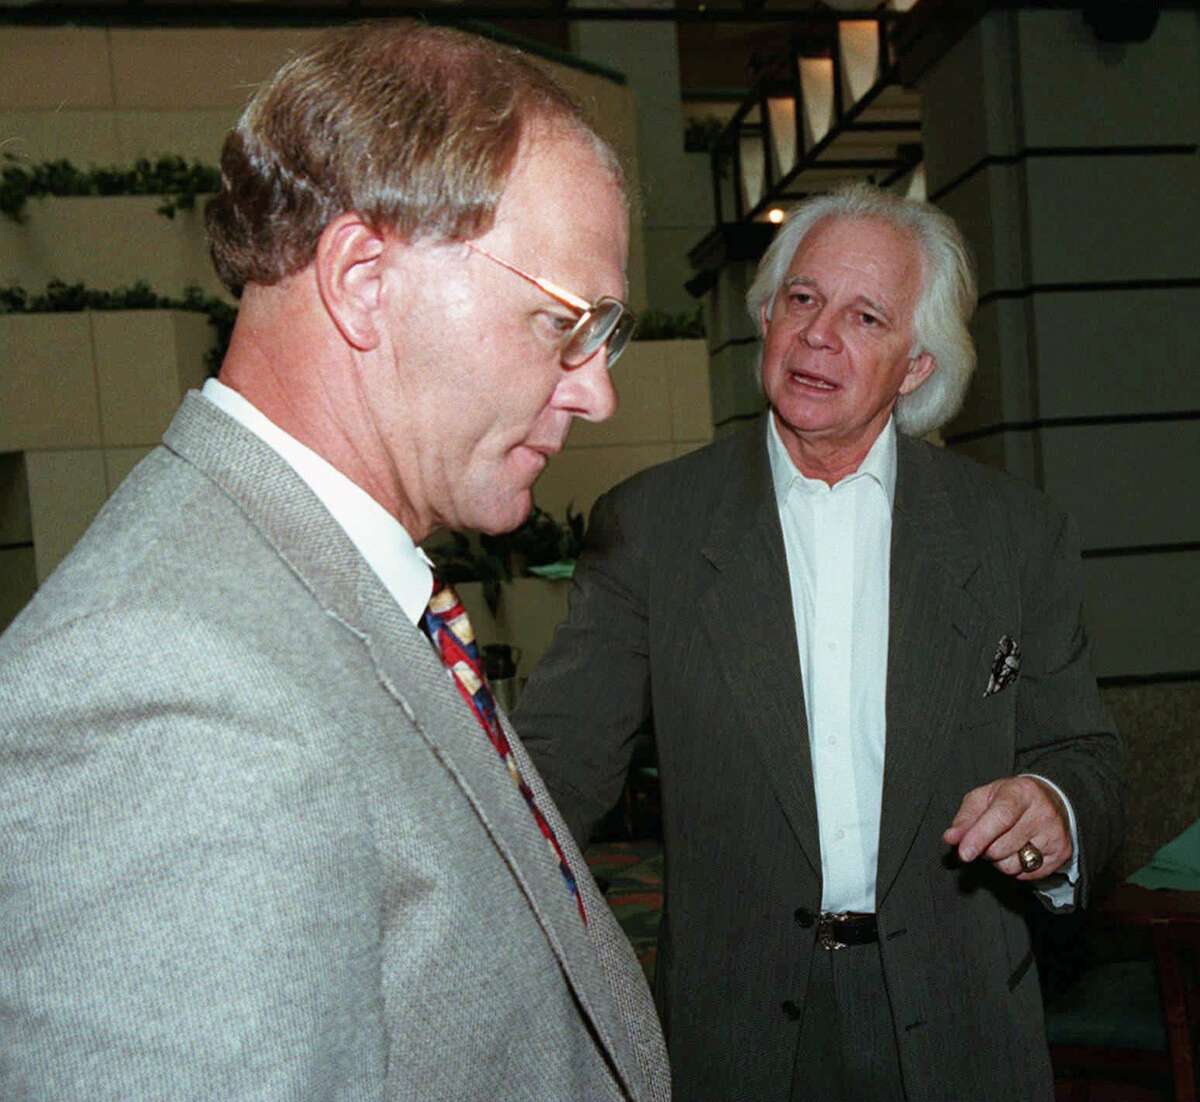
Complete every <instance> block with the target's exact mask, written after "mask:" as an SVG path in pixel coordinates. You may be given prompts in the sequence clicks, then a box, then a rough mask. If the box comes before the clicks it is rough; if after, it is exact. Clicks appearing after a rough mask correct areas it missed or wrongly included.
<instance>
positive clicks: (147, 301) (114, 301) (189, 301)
mask: <svg viewBox="0 0 1200 1102" xmlns="http://www.w3.org/2000/svg"><path fill="white" fill-rule="evenodd" d="M79 310H191V311H194V312H195V313H199V314H205V315H207V317H208V323H209V325H211V326H212V327H213V328H214V329H215V330H216V333H217V343H216V345H215V346H214V347H213V348H212V349H211V350H210V351H209V352H208V354H207V355H206V356H205V365H206V366H207V367H208V371H209V374H210V375H215V374H216V373H217V371H218V370H220V367H221V361H222V360H223V359H224V358H225V349H226V348H228V347H229V335H230V333H232V332H233V322H234V319H235V318H236V317H237V307H236V306H231V305H230V304H229V303H228V302H225V301H224V300H223V299H219V298H216V297H215V296H213V295H206V294H205V293H204V292H203V291H201V290H200V288H199V287H187V288H185V289H184V292H183V295H182V297H180V298H170V297H168V296H166V295H160V294H158V293H157V292H156V291H154V290H152V289H151V287H150V285H149V284H148V283H146V282H145V281H144V280H140V279H139V280H138V281H137V282H136V283H134V284H133V285H132V286H131V287H118V288H116V290H112V291H101V290H97V289H95V288H92V287H86V286H85V285H84V284H82V283H64V282H63V281H62V280H59V279H52V280H51V281H50V282H49V283H47V284H46V289H45V290H44V291H41V292H39V293H38V294H34V295H31V294H30V293H29V292H28V291H26V290H25V288H24V287H19V286H16V285H11V286H8V287H0V314H59V313H72V312H76V311H79Z"/></svg>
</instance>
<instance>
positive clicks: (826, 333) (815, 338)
mask: <svg viewBox="0 0 1200 1102" xmlns="http://www.w3.org/2000/svg"><path fill="white" fill-rule="evenodd" d="M800 336H801V339H802V340H803V341H804V343H805V344H807V345H808V347H809V348H812V349H824V350H825V351H826V352H833V353H838V352H840V351H841V350H842V338H841V336H840V335H839V334H838V331H837V323H836V321H835V320H834V317H833V314H832V312H831V311H829V310H821V311H819V312H818V313H816V314H815V315H814V316H813V317H812V318H810V319H809V321H808V324H807V325H806V326H805V327H804V329H803V330H802V331H801V333H800Z"/></svg>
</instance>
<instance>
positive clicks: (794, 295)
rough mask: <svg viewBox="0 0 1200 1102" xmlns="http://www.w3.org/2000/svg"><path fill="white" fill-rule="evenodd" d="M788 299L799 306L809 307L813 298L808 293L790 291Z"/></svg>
mask: <svg viewBox="0 0 1200 1102" xmlns="http://www.w3.org/2000/svg"><path fill="white" fill-rule="evenodd" d="M788 298H789V299H790V300H791V301H792V302H794V303H795V304H796V305H797V306H807V305H809V303H811V302H812V300H813V297H812V295H810V294H809V293H808V292H807V291H790V292H788Z"/></svg>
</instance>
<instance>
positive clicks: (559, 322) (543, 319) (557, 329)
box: [537, 310, 579, 337]
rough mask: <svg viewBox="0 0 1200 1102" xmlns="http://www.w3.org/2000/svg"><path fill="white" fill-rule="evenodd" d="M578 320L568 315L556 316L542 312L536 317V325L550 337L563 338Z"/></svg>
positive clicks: (547, 311) (545, 311)
mask: <svg viewBox="0 0 1200 1102" xmlns="http://www.w3.org/2000/svg"><path fill="white" fill-rule="evenodd" d="M578 320H579V319H578V318H575V317H572V316H571V315H570V314H556V313H551V312H550V311H549V310H543V311H542V312H541V313H539V314H538V316H537V321H538V325H539V326H540V327H541V328H542V329H544V330H545V331H546V333H547V334H548V335H549V336H551V337H565V336H566V335H567V334H568V333H569V332H571V330H572V329H574V328H575V323H576V322H577V321H578Z"/></svg>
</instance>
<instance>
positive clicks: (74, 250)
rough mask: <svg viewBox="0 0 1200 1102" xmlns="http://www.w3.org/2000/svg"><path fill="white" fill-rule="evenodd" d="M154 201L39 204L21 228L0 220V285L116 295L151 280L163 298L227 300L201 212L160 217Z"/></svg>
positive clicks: (80, 200) (131, 199)
mask: <svg viewBox="0 0 1200 1102" xmlns="http://www.w3.org/2000/svg"><path fill="white" fill-rule="evenodd" d="M161 203H162V200H161V199H159V198H157V197H155V196H152V195H128V196H126V195H122V196H110V197H102V198H93V197H90V196H89V197H81V198H72V199H36V200H33V201H32V202H30V203H29V204H28V205H27V207H26V211H27V217H26V220H25V222H24V224H23V225H19V226H18V225H15V224H14V223H12V222H9V221H8V220H7V219H0V282H7V283H19V284H21V285H22V286H24V287H27V288H30V289H31V290H41V289H42V288H43V287H45V285H46V282H47V281H48V280H51V279H61V280H64V281H65V282H67V283H73V282H77V281H82V282H83V283H86V284H87V285H88V286H89V287H94V288H98V289H112V288H115V287H127V286H130V285H131V284H133V283H135V282H136V281H137V280H139V279H142V280H145V281H146V282H147V283H149V284H150V286H151V287H152V288H153V289H154V290H155V291H157V292H158V293H159V294H164V295H178V294H181V293H182V291H183V289H184V288H185V287H186V286H187V285H188V284H195V285H196V286H198V287H200V288H202V289H203V290H204V291H205V292H206V293H208V294H222V295H223V294H225V292H224V290H223V289H222V288H221V285H220V283H219V282H218V280H217V277H216V273H215V272H214V271H213V269H212V264H211V262H210V261H209V259H208V244H207V240H206V238H205V236H204V220H203V216H202V214H201V212H200V210H194V211H183V212H180V213H177V214H176V215H175V217H174V218H164V217H163V216H162V215H160V214H156V213H155V209H156V208H157V207H158V206H160V205H161Z"/></svg>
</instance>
